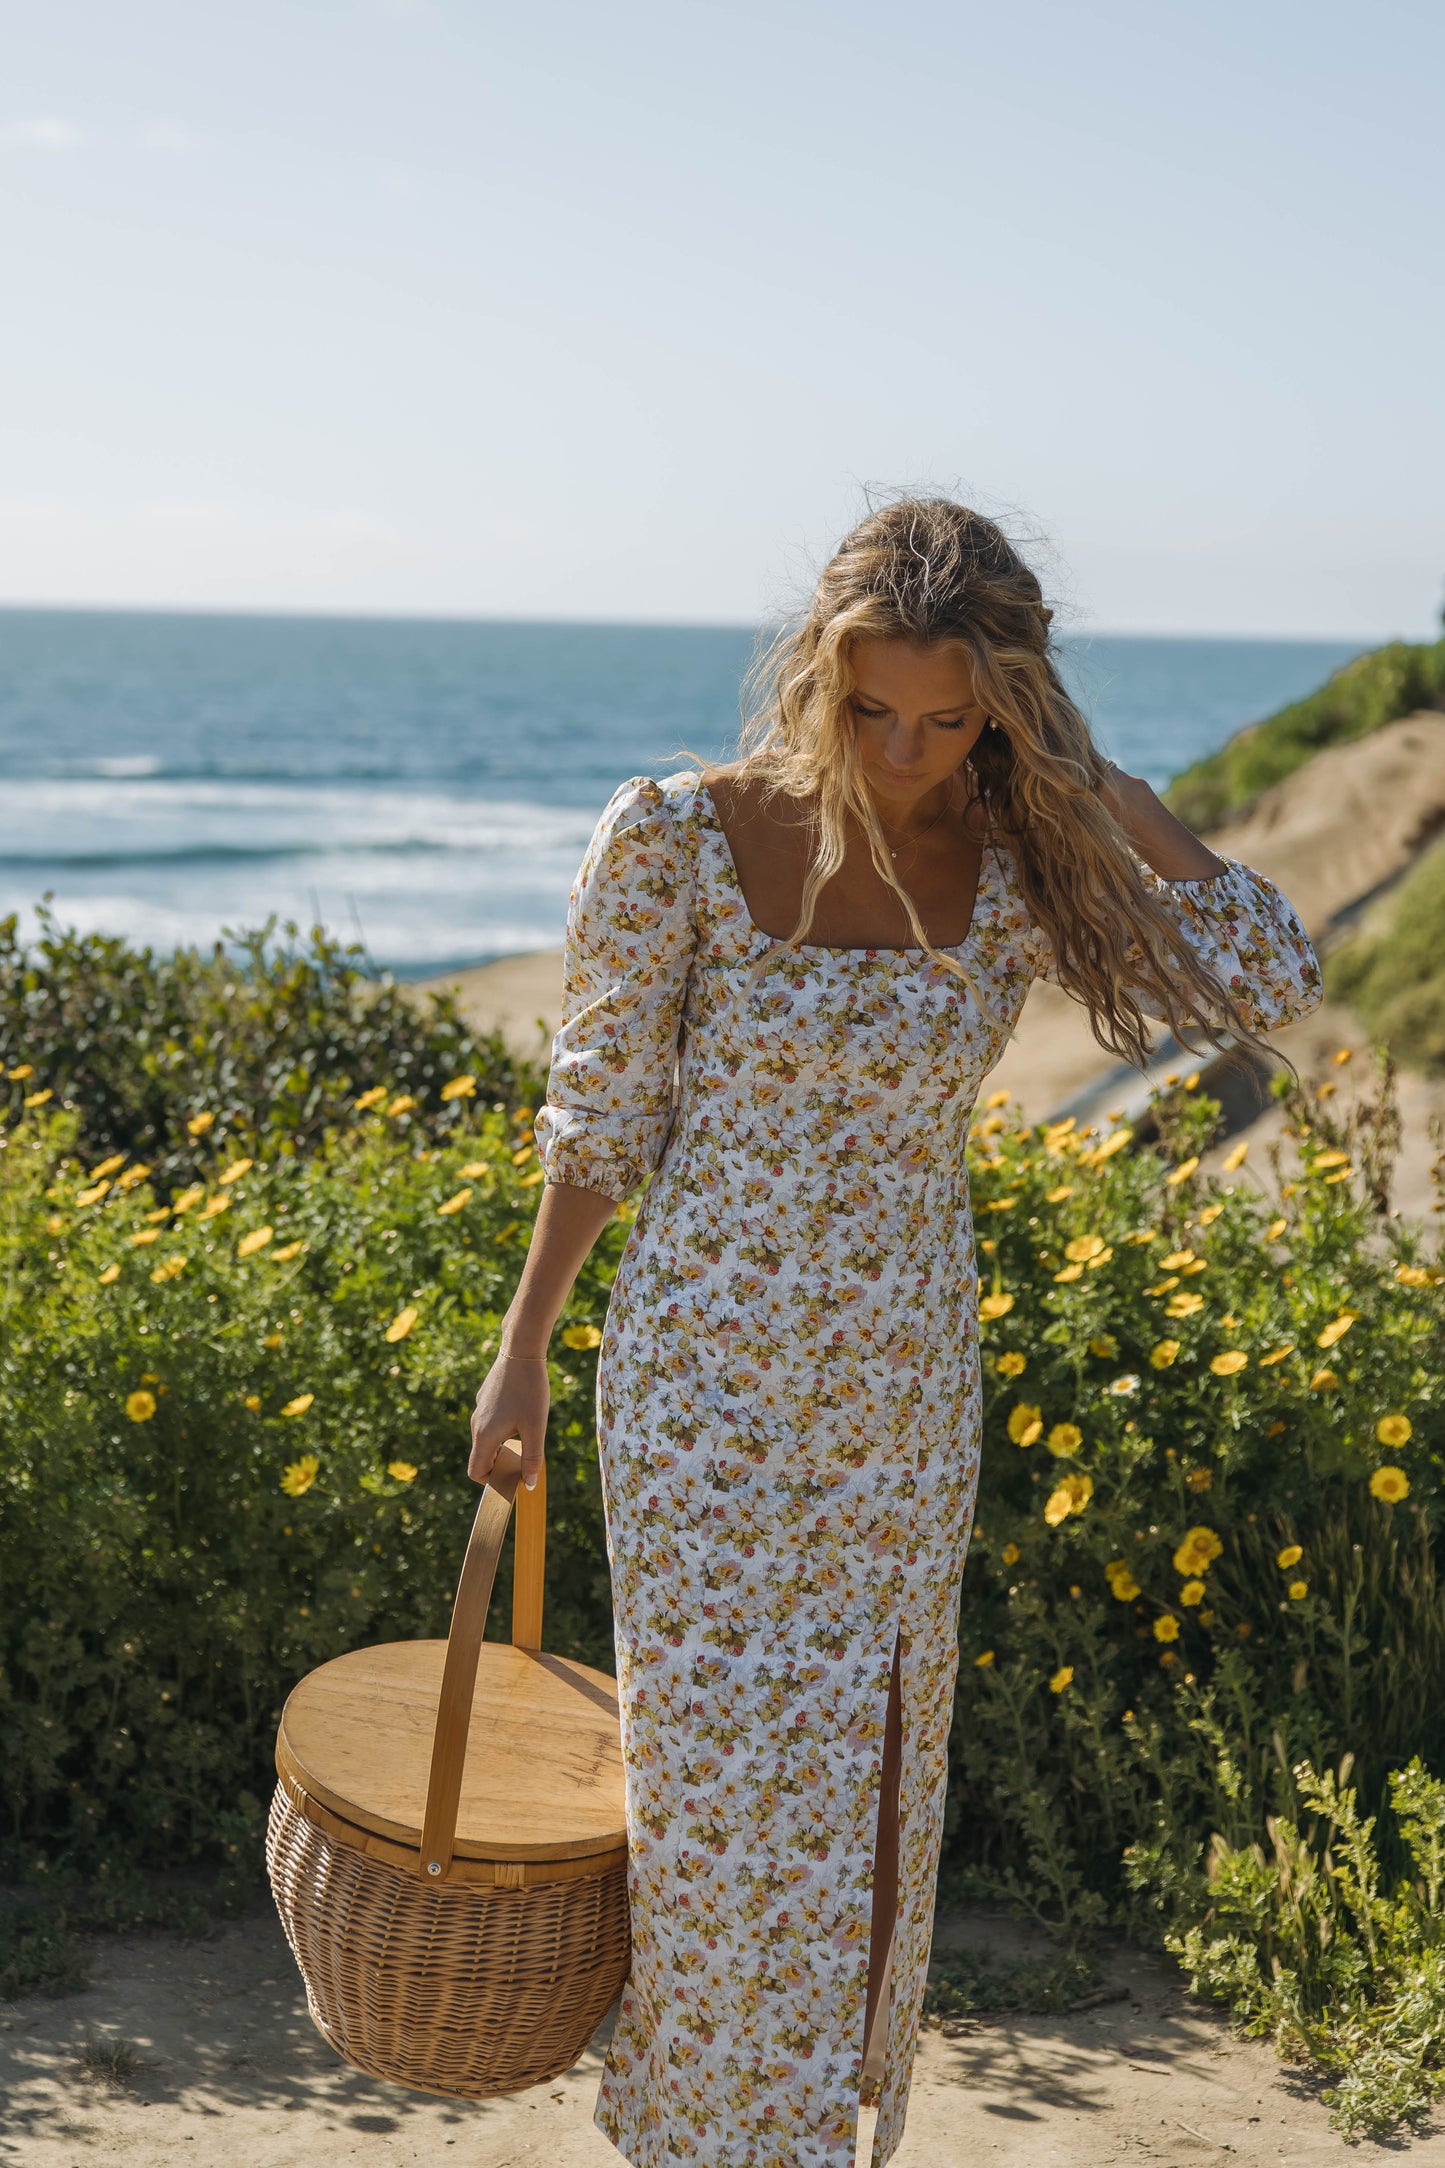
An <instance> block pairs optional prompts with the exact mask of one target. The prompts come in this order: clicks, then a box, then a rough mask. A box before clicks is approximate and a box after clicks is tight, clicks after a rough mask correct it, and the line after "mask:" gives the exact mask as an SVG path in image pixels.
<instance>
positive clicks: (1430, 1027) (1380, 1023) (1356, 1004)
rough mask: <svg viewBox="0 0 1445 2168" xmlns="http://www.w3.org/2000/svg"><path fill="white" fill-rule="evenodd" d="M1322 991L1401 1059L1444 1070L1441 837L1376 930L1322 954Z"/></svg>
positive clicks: (1444, 869)
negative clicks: (1346, 1005) (1342, 1003)
mask: <svg viewBox="0 0 1445 2168" xmlns="http://www.w3.org/2000/svg"><path fill="white" fill-rule="evenodd" d="M1325 990H1326V992H1327V993H1328V995H1329V996H1330V999H1331V1000H1333V1001H1345V1002H1349V1003H1350V1004H1351V1006H1352V1007H1353V1008H1354V1010H1355V1012H1356V1014H1357V1015H1358V1016H1359V1018H1360V1021H1361V1022H1362V1023H1363V1024H1364V1026H1365V1029H1366V1030H1367V1031H1368V1032H1369V1033H1370V1035H1371V1037H1372V1038H1374V1039H1376V1040H1378V1041H1379V1042H1380V1043H1381V1044H1382V1045H1385V1046H1388V1047H1389V1048H1390V1050H1391V1052H1392V1053H1394V1054H1395V1055H1397V1056H1398V1057H1399V1059H1400V1060H1401V1061H1402V1062H1406V1063H1408V1064H1409V1065H1410V1066H1411V1067H1413V1068H1418V1069H1425V1070H1430V1071H1433V1072H1434V1073H1435V1074H1436V1075H1439V1074H1440V1073H1441V1072H1445V844H1436V846H1435V848H1434V849H1433V850H1430V851H1427V852H1426V853H1425V855H1424V857H1423V858H1421V859H1420V860H1418V861H1417V863H1416V864H1415V865H1414V866H1413V867H1412V868H1411V869H1410V872H1409V873H1408V874H1407V875H1406V877H1405V879H1404V880H1403V881H1402V882H1401V884H1400V887H1399V890H1398V892H1397V894H1396V895H1395V897H1394V898H1393V900H1392V903H1391V906H1390V909H1389V912H1388V914H1387V923H1386V925H1385V927H1384V928H1383V930H1382V931H1381V932H1380V933H1378V934H1357V935H1355V936H1354V937H1353V938H1352V939H1351V940H1348V941H1346V942H1343V943H1342V944H1341V946H1340V947H1339V948H1337V949H1334V950H1332V951H1331V953H1330V954H1329V956H1327V957H1326V959H1325Z"/></svg>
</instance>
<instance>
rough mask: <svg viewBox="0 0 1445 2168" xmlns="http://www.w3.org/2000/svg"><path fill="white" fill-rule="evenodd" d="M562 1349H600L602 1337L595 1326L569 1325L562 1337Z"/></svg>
mask: <svg viewBox="0 0 1445 2168" xmlns="http://www.w3.org/2000/svg"><path fill="white" fill-rule="evenodd" d="M562 1345H563V1347H576V1348H585V1347H600V1346H601V1345H602V1335H601V1333H600V1332H599V1331H598V1329H597V1327H596V1326H595V1325H569V1326H568V1327H567V1329H566V1331H565V1332H564V1333H563V1335H562Z"/></svg>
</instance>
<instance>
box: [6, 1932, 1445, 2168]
mask: <svg viewBox="0 0 1445 2168" xmlns="http://www.w3.org/2000/svg"><path fill="white" fill-rule="evenodd" d="M960 1940H962V1941H966V1942H968V1943H969V1944H971V1945H972V1946H974V1947H980V1946H989V1945H992V1946H993V1947H994V1948H995V1949H997V1950H999V1951H1000V1953H1001V1954H1002V1955H1006V1956H1013V1955H1017V1954H1020V1953H1021V1950H1022V1948H1023V1947H1024V1946H1025V1938H1023V1937H1022V1936H1021V1935H1020V1931H1019V1930H1017V1929H1015V1928H1013V1927H1011V1926H1008V1925H1005V1924H1002V1923H1000V1922H998V1921H996V1920H992V1919H985V1918H977V1917H972V1916H971V1917H970V1918H968V1919H967V1920H959V1919H955V1920H952V1921H949V1922H947V1923H944V1925H943V1926H942V1928H941V1942H944V1941H947V1942H957V1941H960ZM1106 1973H1107V1977H1108V1978H1109V1979H1110V1980H1111V1982H1114V1983H1116V1984H1117V1985H1119V1986H1121V1987H1124V1988H1126V1989H1127V1990H1128V1993H1127V1996H1126V1997H1125V1999H1123V2000H1121V2001H1119V2002H1117V2003H1114V2004H1110V2005H1108V2006H1106V2007H1104V2008H1102V2009H1096V2010H1093V2011H1089V2012H1087V2013H1084V2014H1080V2015H1077V2016H1073V2017H1062V2018H1037V2017H1034V2018H1008V2019H1001V2020H997V2021H991V2022H988V2023H979V2024H965V2025H960V2026H958V2027H957V2028H955V2029H954V2030H953V2031H952V2035H951V2036H946V2035H945V2034H944V2033H941V2032H938V2031H929V2032H928V2033H927V2034H926V2035H925V2038H924V2043H923V2047H922V2050H921V2052H920V2055H919V2060H918V2064H917V2067H916V2070H915V2075H914V2089H913V2099H912V2104H911V2107H910V2111H909V2118H908V2134H907V2137H906V2138H905V2140H904V2143H903V2146H902V2148H901V2149H900V2151H899V2152H898V2153H897V2154H896V2155H895V2161H896V2164H897V2168H974V2164H976V2163H978V2162H980V2161H982V2162H987V2163H990V2164H991V2163H995V2162H996V2163H998V2164H1000V2168H1023V2164H1025V2163H1027V2164H1028V2168H1110V2164H1112V2163H1115V2162H1124V2163H1153V2164H1159V2168H1176V2164H1177V2168H1188V2164H1192V2163H1194V2162H1203V2161H1207V2160H1211V2159H1217V2160H1224V2159H1228V2160H1229V2161H1231V2162H1233V2163H1237V2164H1240V2168H1255V2164H1259V2168H1265V2164H1268V2168H1277V2164H1279V2163H1281V2162H1285V2163H1297V2164H1301V2168H1306V2164H1307V2168H1314V2164H1316V2163H1332V2164H1338V2168H1344V2164H1345V2163H1346V2162H1348V2161H1353V2162H1356V2163H1361V2162H1368V2161H1370V2160H1372V2159H1382V2158H1383V2157H1384V2156H1385V2153H1386V2152H1387V2151H1388V2153H1389V2154H1390V2156H1391V2157H1393V2158H1405V2159H1408V2161H1409V2162H1410V2164H1411V2168H1445V2128H1442V2130H1441V2131H1440V2132H1438V2133H1432V2134H1431V2135H1428V2136H1426V2137H1423V2138H1417V2139H1415V2140H1413V2141H1409V2140H1406V2141H1403V2142H1400V2143H1398V2144H1395V2145H1392V2146H1391V2147H1389V2148H1381V2147H1376V2146H1373V2145H1368V2144H1367V2145H1362V2146H1359V2147H1355V2148H1351V2147H1347V2146H1346V2145H1344V2143H1343V2142H1342V2141H1341V2140H1340V2139H1339V2138H1337V2137H1336V2136H1335V2135H1334V2133H1333V2132H1332V2131H1330V2129H1329V2128H1328V2118H1327V2113H1326V2110H1325V2109H1324V2108H1323V2107H1322V2106H1321V2105H1320V2103H1319V2101H1318V2099H1317V2098H1316V2097H1315V2092H1314V2088H1313V2087H1312V2086H1310V2085H1308V2084H1305V2083H1303V2082H1301V2081H1300V2080H1299V2079H1298V2078H1296V2077H1295V2076H1293V2075H1292V2074H1291V2073H1290V2072H1289V2071H1287V2070H1286V2069H1284V2068H1282V2067H1281V2065H1280V2064H1279V2063H1277V2062H1276V2060H1275V2058H1274V2056H1273V2054H1272V2052H1271V2051H1270V2050H1269V2049H1268V2048H1267V2047H1263V2046H1260V2045H1257V2044H1255V2043H1242V2042H1239V2041H1235V2040H1232V2039H1231V2038H1230V2036H1229V2035H1228V2033H1227V2032H1226V2031H1225V2029H1224V2027H1223V2025H1222V2024H1221V2023H1220V2022H1219V2021H1218V2020H1217V2019H1216V2018H1214V2017H1212V2016H1210V2015H1209V2014H1207V2013H1202V2012H1199V2011H1196V2010H1194V2009H1192V2008H1191V2007H1190V2006H1189V2004H1188V2003H1187V2001H1186V1999H1185V1997H1184V1995H1183V1993H1182V1991H1181V1988H1180V1984H1179V1979H1178V1976H1177V1975H1176V1974H1175V1973H1174V1972H1173V1971H1172V1970H1171V1969H1170V1968H1168V1967H1165V1966H1162V1965H1159V1964H1156V1963H1154V1962H1153V1961H1151V1960H1148V1959H1143V1958H1140V1957H1138V1956H1137V1955H1135V1954H1133V1953H1130V1952H1119V1953H1117V1954H1116V1955H1115V1957H1114V1958H1112V1959H1111V1960H1110V1962H1109V1963H1108V1965H1107V1966H1106ZM87 2041H98V2042H102V2043H107V2044H113V2043H115V2042H117V2041H129V2042H132V2043H133V2044H134V2046H135V2049H136V2051H137V2053H138V2054H139V2055H140V2056H141V2057H142V2058H143V2059H144V2067H142V2068H141V2069H139V2070H138V2071H137V2072H136V2074H135V2075H134V2077H133V2078H132V2079H131V2080H130V2082H129V2083H128V2084H127V2085H125V2086H123V2087H113V2086H110V2085H108V2084H105V2083H100V2082H97V2081H95V2080H93V2079H90V2078H87V2077H85V2076H84V2075H83V2074H82V2072H81V2070H80V2068H79V2066H78V2061H77V2058H78V2056H79V2054H80V2052H81V2050H82V2048H83V2047H84V2045H85V2043H86V2042H87ZM600 2047H601V2041H600V2040H599V2041H598V2042H596V2043H594V2045H593V2048H592V2049H591V2050H589V2052H588V2053H587V2055H586V2056H584V2058H583V2060H582V2061H581V2062H580V2063H579V2064H578V2065H577V2067H576V2068H575V2069H573V2070H571V2071H569V2072H568V2073H567V2075H566V2076H565V2077H563V2078H560V2079H558V2080H557V2081H556V2082H555V2083H554V2084H552V2085H550V2086H541V2087H538V2088H536V2089H535V2090H533V2091H532V2092H529V2093H524V2094H520V2095H518V2096H516V2097H515V2098H514V2099H510V2100H506V2101H498V2102H491V2103H486V2104H479V2105H476V2106H471V2105H464V2104H461V2103H453V2102H448V2101H444V2100H433V2099H430V2098H428V2097H426V2096H425V2095H422V2094H417V2093H408V2092H404V2091H402V2090H401V2089H400V2088H398V2087H394V2086H388V2085H383V2084H379V2083H377V2082H376V2081H374V2080H372V2079H370V2078H365V2077H363V2076H361V2075H360V2073H359V2072H356V2071H353V2070H351V2069H349V2068H348V2067H347V2065H345V2064H344V2063H342V2062H340V2061H339V2060H338V2059H337V2058H336V2057H335V2056H334V2055H333V2054H332V2053H331V2051H330V2050H329V2049H328V2048H327V2047H326V2046H325V2045H324V2043H323V2042H322V2041H321V2040H320V2038H319V2037H318V2036H317V2034H316V2033H315V2032H314V2031H313V2029H312V2027H311V2024H310V2021H309V2019H308V2018H307V2015H306V2005H305V1999H304V1997H303V1995H302V1992H301V1988H300V1983H299V1981H298V1979H297V1977H296V1972H295V1968H294V1967H293V1965H292V1962H291V1958H290V1955H289V1953H288V1951H287V1949H286V1946H285V1943H284V1941H283V1940H282V1937H281V1932H280V1929H279V1927H278V1926H277V1924H276V1922H275V1919H274V1917H273V1916H272V1915H271V1914H270V1913H269V1912H266V1913H257V1914H256V1915H255V1916H254V1917H252V1918H249V1919H246V1920H242V1921H238V1922H234V1923H231V1924H230V1925H228V1926H226V1927H224V1928H223V1929H222V1930H221V1931H220V1932H219V1933H218V1934H217V1935H216V1936H215V1937H214V1939H212V1940H210V1941H207V1942H186V1941H181V1940H179V1939H177V1938H176V1937H174V1936H170V1935H137V1936H129V1937H122V1938H117V1939H114V1940H112V1939H105V1940H102V1941H100V1942H99V1943H97V1945H96V1963H95V1971H94V1980H93V1984H92V1986H91V1987H90V1988H89V1990H88V1991H87V1992H86V1993H85V1994H83V1995H75V1996H69V1997H66V1998H64V1999H62V2000H60V2001H56V2002H51V2001H46V2000H39V1999H37V2000H34V2001H30V2002H24V2003H8V2004H0V2100H3V2107H0V2164H4V2168H12V2164H20V2168H91V2164H92V2163H100V2162H105V2161H115V2162H120V2163H124V2164H125V2168H181V2164H187V2163H189V2164H191V2168H196V2164H198V2163H202V2162H204V2163H206V2164H207V2168H209V2164H210V2163H212V2162H215V2163H222V2164H226V2168H229V2164H231V2163H235V2164H236V2168H341V2164H343V2163H352V2164H363V2168H365V2164H370V2163H375V2164H376V2168H383V2164H385V2163H422V2164H426V2168H443V2164H447V2163H448V2162H457V2163H460V2162H466V2163H468V2164H469V2168H533V2164H536V2168H542V2164H545V2168H617V2164H618V2161H619V2155H618V2154H616V2153H615V2152H614V2151H613V2149H612V2147H611V2146H610V2145H609V2144H608V2143H607V2141H606V2140H605V2139H604V2138H602V2137H601V2135H600V2134H599V2133H598V2132H597V2131H596V2130H595V2128H594V2127H593V2124H592V2107H593V2103H594V2100H595V2098H596V2092H597V2074H598V2070H599V2068H600V2059H601V2058H600Z"/></svg>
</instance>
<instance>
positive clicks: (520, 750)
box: [0, 610, 1357, 975]
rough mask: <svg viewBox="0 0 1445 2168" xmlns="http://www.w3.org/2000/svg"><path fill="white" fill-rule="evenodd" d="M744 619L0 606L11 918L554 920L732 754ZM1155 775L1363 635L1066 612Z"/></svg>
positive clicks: (556, 935)
mask: <svg viewBox="0 0 1445 2168" xmlns="http://www.w3.org/2000/svg"><path fill="white" fill-rule="evenodd" d="M753 641H754V635H753V633H752V631H751V630H749V629H747V628H735V627H681V626H633V625H575V624H535V623H533V624H500V623H485V622H468V623H444V622H435V621H424V620H387V619H376V618H303V617H259V616H257V617H245V616H204V615H190V614H185V615H182V614H179V613H178V614H174V615H168V614H161V613H156V614H142V613H131V612H108V611H69V610H0V916H4V915H6V914H8V913H10V912H12V911H14V912H18V913H20V914H21V917H22V928H23V930H24V931H25V932H26V933H27V934H28V933H29V932H31V931H33V930H34V927H35V920H34V917H33V910H32V907H33V905H34V904H35V902H36V901H37V899H38V898H40V897H41V896H43V895H45V894H46V893H47V892H48V893H49V894H50V896H51V901H52V907H53V909H54V910H55V912H56V913H57V915H58V916H59V918H60V919H61V920H62V922H64V923H65V924H67V925H71V926H75V927H77V928H79V929H81V930H82V931H87V932H89V931H98V932H104V933H109V934H121V935H124V936H125V937H126V938H127V939H129V940H131V941H133V942H137V943H143V944H146V945H149V946H151V947H154V948H158V949H168V948H173V947H179V946H182V945H184V944H188V943H203V944H204V943H209V942H211V941H213V940H215V939H217V938H219V937H221V936H222V935H223V932H224V930H225V929H227V928H232V929H239V928H243V927H254V926H258V925H260V924H262V923H263V922H264V921H265V920H267V919H268V918H270V917H272V916H273V915H274V916H275V917H276V918H277V920H278V921H280V922H282V923H283V924H284V922H285V921H287V920H294V921H295V922H296V923H297V924H298V925H300V926H301V927H302V928H303V929H304V928H306V927H308V926H310V925H312V924H314V923H321V924H324V925H326V926H327V927H329V928H330V929H331V930H332V931H333V932H334V933H336V934H338V935H340V936H342V937H343V938H345V939H348V940H359V941H361V942H362V943H363V944H364V946H365V948H366V950H367V953H368V955H369V956H370V957H371V959H372V960H373V962H374V963H375V964H376V965H377V966H380V967H384V968H388V969H390V970H393V971H395V972H397V973H398V974H401V975H408V974H410V975H420V974H423V973H429V972H436V971H443V970H450V969H453V968H455V967H457V966H460V965H462V964H466V963H479V962H483V961H486V960H488V959H490V958H492V957H496V956H505V955H511V954H515V953H518V952H520V951H522V950H527V949H535V948H551V947H556V946H558V945H559V944H560V942H561V938H562V931H563V926H564V923H565V918H566V909H567V894H568V890H569V888H570V886H571V883H572V879H573V876H574V874H575V873H576V870H577V866H578V863H579V861H580V859H581V856H582V852H583V850H584V848H585V846H586V843H587V839H588V837H589V835H590V834H591V832H592V828H593V825H594V823H595V822H596V819H597V815H598V814H599V812H600V811H601V809H602V807H603V805H604V804H605V803H606V801H607V799H608V797H609V796H610V794H611V792H612V791H613V789H614V788H615V787H616V785H617V784H618V783H619V782H621V781H622V780H623V779H624V778H625V777H627V776H630V775H637V774H662V773H666V772H667V771H668V770H669V769H670V768H671V767H673V766H674V765H679V764H680V760H679V757H678V756H682V755H684V754H685V751H686V749H691V751H692V752H693V753H695V754H701V755H704V756H706V757H709V758H722V757H726V755H727V753H728V751H729V749H730V747H731V746H732V744H733V741H734V738H735V734H736V730H737V724H738V687H739V680H740V678H741V676H742V673H743V671H744V669H745V668H746V665H747V662H748V659H749V656H750V654H751V652H752V648H753ZM1062 652H1063V655H1064V660H1065V666H1066V669H1067V672H1068V675H1069V678H1070V680H1071V684H1072V687H1073V689H1074V690H1075V692H1076V694H1077V696H1078V697H1080V698H1081V700H1082V702H1083V704H1084V707H1085V711H1086V712H1087V713H1088V714H1089V715H1090V716H1091V718H1092V720H1093V723H1094V727H1095V730H1096V734H1097V736H1098V738H1099V740H1100V742H1101V744H1102V745H1103V747H1104V749H1105V750H1106V752H1108V753H1109V754H1110V755H1111V756H1112V757H1113V758H1114V759H1116V760H1118V761H1119V762H1120V764H1121V765H1122V766H1123V767H1125V768H1127V769H1130V770H1132V771H1134V772H1135V773H1138V774H1141V775H1145V776H1147V777H1148V778H1149V780H1150V781H1151V782H1152V783H1154V784H1155V785H1156V787H1162V786H1163V784H1165V783H1166V782H1167V781H1168V780H1169V778H1170V777H1171V776H1172V775H1175V774H1177V773H1178V771H1179V770H1180V769H1181V768H1184V767H1186V766H1188V764H1189V763H1190V762H1191V761H1193V760H1195V759H1197V758H1199V756H1200V755H1201V754H1203V753H1207V752H1210V751H1212V750H1213V749H1214V748H1215V747H1216V746H1218V745H1220V744H1222V743H1223V741H1224V740H1225V739H1226V738H1227V737H1229V736H1230V735H1231V734H1232V733H1233V732H1234V731H1235V730H1237V729H1239V728H1240V727H1241V726H1242V725H1243V724H1245V723H1248V722H1252V721H1257V720H1258V719H1259V718H1260V717H1262V716H1264V715H1267V714H1268V713H1269V712H1270V711H1271V710H1272V709H1274V708H1276V707H1278V706H1280V705H1281V704H1282V703H1283V702H1285V701H1287V700H1290V699H1293V698H1295V697H1297V696H1298V695H1299V694H1301V693H1305V692H1308V691H1310V690H1311V689H1312V688H1313V687H1314V686H1316V685H1318V684H1319V683H1320V682H1321V681H1322V680H1323V679H1324V678H1325V677H1326V676H1328V674H1329V673H1330V671H1331V670H1334V669H1336V668H1337V667H1338V666H1339V665H1340V664H1341V663H1342V662H1345V661H1347V660H1348V659H1349V658H1350V656H1351V655H1352V654H1354V653H1355V652H1357V650H1356V648H1355V646H1354V645H1353V644H1349V643H1344V644H1341V643H1332V642H1328V641H1299V640H1287V641H1286V640H1276V641H1271V640H1201V639H1127V638H1121V637H1116V636H1096V637H1093V638H1083V637H1074V638H1070V639H1067V640H1066V641H1064V642H1063V643H1062Z"/></svg>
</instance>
